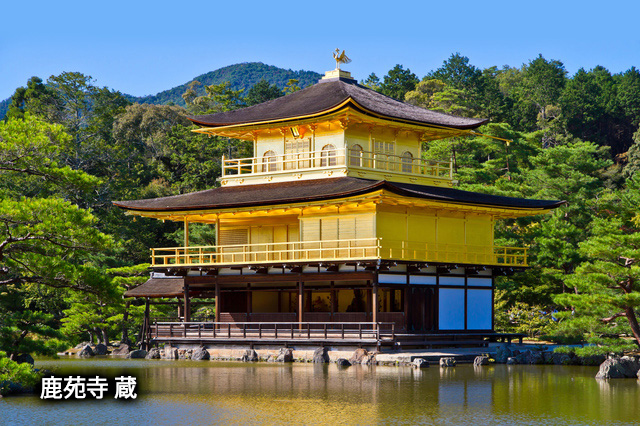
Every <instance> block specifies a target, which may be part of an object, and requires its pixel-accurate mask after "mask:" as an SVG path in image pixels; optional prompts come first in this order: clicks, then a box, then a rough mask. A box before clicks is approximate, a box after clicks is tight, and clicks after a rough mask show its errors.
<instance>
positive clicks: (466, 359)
mask: <svg viewBox="0 0 640 426" xmlns="http://www.w3.org/2000/svg"><path fill="white" fill-rule="evenodd" d="M494 349H495V350H494V351H491V353H486V354H481V355H478V352H476V353H475V354H473V353H472V352H469V353H460V354H455V355H454V354H447V353H446V352H443V353H438V352H433V351H429V352H424V351H422V352H420V351H416V352H411V351H405V352H397V353H396V352H392V353H389V352H385V353H379V352H369V351H367V350H366V349H356V350H355V351H353V352H351V351H345V350H331V349H330V348H327V347H320V348H317V349H315V350H296V349H292V348H279V349H258V350H255V349H228V348H210V349H209V348H205V347H204V346H200V347H192V348H176V347H172V346H169V345H165V346H164V347H163V348H151V349H150V350H149V351H145V350H141V349H135V348H131V347H129V345H127V344H124V343H123V344H116V345H114V346H111V347H109V348H108V347H106V346H104V345H96V346H91V345H89V344H87V343H82V344H80V345H78V346H76V347H75V348H73V349H70V350H68V351H66V352H64V353H62V354H60V355H71V354H73V355H77V356H80V357H92V356H96V355H111V356H113V357H120V358H131V359H136V358H138V359H142V358H145V359H166V360H192V361H207V360H214V361H241V362H259V361H263V362H280V363H288V362H309V363H315V364H328V363H335V364H337V365H338V366H341V367H349V366H351V365H355V364H361V365H395V366H401V365H402V366H410V367H413V368H416V369H422V368H427V367H429V365H431V363H435V364H436V365H440V367H442V368H451V367H455V366H456V365H457V364H459V363H470V362H473V365H474V367H482V366H487V365H491V364H508V365H514V364H524V365H532V364H552V365H587V366H598V365H599V366H600V371H599V372H598V374H597V375H596V378H598V379H614V378H625V377H629V378H631V377H634V378H640V371H639V370H640V358H638V357H621V358H620V357H617V358H615V357H612V358H608V359H607V357H605V356H604V355H591V356H586V357H579V356H577V355H575V354H574V353H571V352H569V353H558V352H553V351H550V350H547V348H545V347H543V346H539V347H538V346H537V347H533V348H523V347H521V346H520V347H514V346H511V345H507V344H504V345H501V346H498V347H497V348H494Z"/></svg>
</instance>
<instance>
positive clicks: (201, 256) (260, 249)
mask: <svg viewBox="0 0 640 426" xmlns="http://www.w3.org/2000/svg"><path fill="white" fill-rule="evenodd" d="M378 247H379V244H378V239H377V238H362V239H354V240H324V241H293V242H277V243H263V244H243V245H225V246H199V247H165V248H153V249H151V265H152V266H188V265H216V264H244V263H251V264H254V263H269V262H285V261H320V260H329V259H330V260H349V259H377V256H378Z"/></svg>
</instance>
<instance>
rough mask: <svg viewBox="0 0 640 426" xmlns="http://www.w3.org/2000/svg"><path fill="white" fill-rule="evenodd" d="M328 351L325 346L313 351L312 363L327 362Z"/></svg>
mask: <svg viewBox="0 0 640 426" xmlns="http://www.w3.org/2000/svg"><path fill="white" fill-rule="evenodd" d="M329 361H330V360H329V353H328V352H327V348H325V347H322V348H318V349H316V350H315V351H313V363H314V364H328V363H329Z"/></svg>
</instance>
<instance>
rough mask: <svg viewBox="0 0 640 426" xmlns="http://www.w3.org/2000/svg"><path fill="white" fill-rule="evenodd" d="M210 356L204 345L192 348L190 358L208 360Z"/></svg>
mask: <svg viewBox="0 0 640 426" xmlns="http://www.w3.org/2000/svg"><path fill="white" fill-rule="evenodd" d="M210 358H211V356H210V355H209V351H208V350H206V349H205V348H204V346H200V347H199V348H197V349H194V350H193V352H192V353H191V360H193V361H208V360H209V359H210Z"/></svg>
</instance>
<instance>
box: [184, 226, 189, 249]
mask: <svg viewBox="0 0 640 426" xmlns="http://www.w3.org/2000/svg"><path fill="white" fill-rule="evenodd" d="M184 246H185V247H189V219H187V218H186V217H185V218H184ZM185 254H186V253H185Z"/></svg>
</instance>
